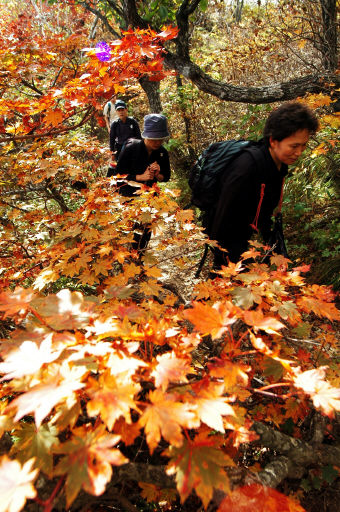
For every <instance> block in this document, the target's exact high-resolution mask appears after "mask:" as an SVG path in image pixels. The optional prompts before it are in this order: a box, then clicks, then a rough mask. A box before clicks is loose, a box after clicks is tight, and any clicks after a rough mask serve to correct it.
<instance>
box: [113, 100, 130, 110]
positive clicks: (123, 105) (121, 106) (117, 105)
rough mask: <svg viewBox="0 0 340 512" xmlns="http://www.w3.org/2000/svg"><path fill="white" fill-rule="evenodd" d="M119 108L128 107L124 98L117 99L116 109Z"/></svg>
mask: <svg viewBox="0 0 340 512" xmlns="http://www.w3.org/2000/svg"><path fill="white" fill-rule="evenodd" d="M119 108H127V106H126V103H125V101H123V100H117V101H116V103H115V110H118V109H119Z"/></svg>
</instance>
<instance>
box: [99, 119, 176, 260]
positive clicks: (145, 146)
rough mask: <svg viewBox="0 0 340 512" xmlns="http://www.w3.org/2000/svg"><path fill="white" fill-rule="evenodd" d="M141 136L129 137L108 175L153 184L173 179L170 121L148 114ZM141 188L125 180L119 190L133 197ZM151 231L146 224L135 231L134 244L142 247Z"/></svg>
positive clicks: (145, 244)
mask: <svg viewBox="0 0 340 512" xmlns="http://www.w3.org/2000/svg"><path fill="white" fill-rule="evenodd" d="M142 137H143V138H142V140H129V141H128V142H127V143H126V144H125V146H124V148H123V150H122V151H121V153H120V155H119V158H118V162H117V166H116V167H115V168H112V169H111V168H110V169H109V172H108V174H107V176H108V177H110V176H113V175H117V174H120V175H127V177H126V179H127V180H128V181H132V182H136V185H138V184H144V185H147V186H149V187H151V186H152V185H153V184H154V183H157V182H160V181H169V179H170V161H169V154H168V151H167V150H166V149H165V147H164V146H163V142H164V141H165V139H166V138H167V137H169V131H168V123H167V119H166V117H165V116H163V115H162V114H148V115H146V116H145V117H144V129H143V132H142ZM136 190H138V188H136V187H134V186H131V185H129V184H126V183H124V184H123V185H122V186H121V187H119V193H120V194H121V195H123V196H126V197H131V196H133V194H134V193H135V192H136ZM150 236H151V234H150V231H149V230H148V229H147V228H145V229H144V232H143V234H142V235H141V236H140V235H137V234H135V244H134V248H136V249H140V250H143V249H145V247H146V246H147V244H148V242H149V240H150Z"/></svg>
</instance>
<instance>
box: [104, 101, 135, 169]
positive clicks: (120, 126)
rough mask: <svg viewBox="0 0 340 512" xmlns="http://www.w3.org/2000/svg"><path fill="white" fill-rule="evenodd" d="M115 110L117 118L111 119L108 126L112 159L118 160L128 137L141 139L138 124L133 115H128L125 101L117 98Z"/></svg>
mask: <svg viewBox="0 0 340 512" xmlns="http://www.w3.org/2000/svg"><path fill="white" fill-rule="evenodd" d="M114 108H115V111H116V113H117V115H118V119H116V120H115V121H113V123H112V124H111V128H110V150H111V152H112V157H113V160H115V161H118V158H119V154H120V152H121V150H122V147H123V145H124V144H125V142H126V141H127V140H128V139H141V133H140V129H139V125H138V123H137V121H136V120H135V119H133V117H128V110H127V106H126V103H125V101H123V100H117V101H116V103H115V106H114Z"/></svg>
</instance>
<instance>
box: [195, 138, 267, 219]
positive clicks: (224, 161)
mask: <svg viewBox="0 0 340 512" xmlns="http://www.w3.org/2000/svg"><path fill="white" fill-rule="evenodd" d="M256 146H257V143H256V142H253V141H249V140H224V141H221V142H214V143H212V144H210V146H209V147H208V148H207V149H205V150H204V151H203V153H202V154H201V156H200V157H199V158H198V160H197V161H196V162H195V164H194V165H193V167H192V168H191V171H190V175H189V186H190V188H191V191H192V197H191V203H192V204H193V205H194V206H197V207H198V208H200V209H201V210H205V211H207V210H210V209H211V208H212V206H214V205H215V204H216V199H217V198H218V195H219V178H220V176H221V175H222V174H223V173H224V171H225V170H226V168H227V165H228V164H229V163H231V162H232V161H233V160H234V158H236V157H237V156H238V155H239V154H240V153H241V152H242V151H244V150H247V149H250V150H251V148H252V147H256ZM251 153H252V154H253V157H254V159H255V160H256V154H257V152H251Z"/></svg>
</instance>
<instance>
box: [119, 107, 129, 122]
mask: <svg viewBox="0 0 340 512" xmlns="http://www.w3.org/2000/svg"><path fill="white" fill-rule="evenodd" d="M116 112H117V115H118V117H119V119H120V120H121V121H123V122H124V121H126V118H127V116H128V111H127V108H117V110H116Z"/></svg>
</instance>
